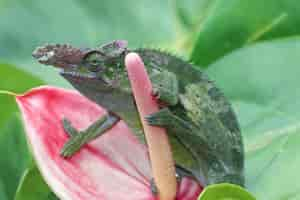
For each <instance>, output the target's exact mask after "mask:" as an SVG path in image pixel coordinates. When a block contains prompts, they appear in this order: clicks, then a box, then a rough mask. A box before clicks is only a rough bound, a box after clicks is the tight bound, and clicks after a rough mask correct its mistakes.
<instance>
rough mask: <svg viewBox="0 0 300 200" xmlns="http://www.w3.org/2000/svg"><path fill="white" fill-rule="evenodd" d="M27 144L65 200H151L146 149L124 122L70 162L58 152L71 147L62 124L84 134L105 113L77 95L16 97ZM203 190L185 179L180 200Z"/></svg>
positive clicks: (48, 91)
mask: <svg viewBox="0 0 300 200" xmlns="http://www.w3.org/2000/svg"><path fill="white" fill-rule="evenodd" d="M16 98H17V102H18V105H19V106H20V108H21V111H22V114H23V118H24V122H25V127H26V130H27V137H28V141H29V143H30V144H31V147H32V152H33V155H34V157H35V159H36V162H37V165H38V167H39V169H40V171H41V173H42V175H43V176H44V178H45V180H46V182H47V183H48V184H49V186H50V187H51V188H52V190H53V191H54V192H55V193H56V195H57V196H58V197H59V198H61V199H64V200H87V199H88V200H117V199H120V200H153V199H155V198H154V197H153V195H152V193H151V191H150V179H151V177H152V176H151V169H150V163H149V159H148V153H147V149H146V147H145V146H144V145H142V144H140V143H139V141H138V140H137V139H136V138H135V137H134V136H133V134H132V133H131V131H130V129H129V128H128V127H127V126H126V124H125V123H124V122H123V121H121V122H119V123H118V124H117V125H116V126H115V127H114V128H112V129H111V130H110V131H108V132H107V133H106V134H104V135H103V136H101V137H99V138H97V139H95V140H94V141H92V142H90V143H89V144H88V145H86V146H85V147H84V148H82V150H81V151H80V152H79V153H77V154H76V155H74V156H73V157H72V158H70V159H63V158H62V157H60V155H59V151H60V149H61V148H62V146H63V144H64V143H65V142H66V141H67V135H66V133H65V132H64V130H63V127H62V124H61V119H62V118H64V117H65V118H68V119H69V120H70V121H71V122H72V124H73V125H74V126H75V127H76V128H78V129H84V128H86V127H87V126H88V125H90V124H91V123H92V122H93V121H95V120H97V119H98V118H99V117H100V116H101V115H103V114H104V113H105V110H104V109H103V108H101V107H99V106H98V105H96V104H94V103H93V102H91V101H89V100H88V99H86V98H85V97H83V96H81V95H80V94H78V93H77V92H73V91H70V90H65V89H59V88H54V87H40V88H35V89H32V90H31V91H29V92H28V93H26V94H24V95H21V96H17V97H16ZM201 190H202V188H201V187H200V186H199V185H198V184H197V183H196V182H195V181H193V180H191V179H187V178H184V179H183V180H182V182H181V184H180V186H179V189H178V195H177V199H178V200H196V199H197V197H198V196H199V193H200V192H201Z"/></svg>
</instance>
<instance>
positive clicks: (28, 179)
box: [14, 165, 58, 200]
mask: <svg viewBox="0 0 300 200" xmlns="http://www.w3.org/2000/svg"><path fill="white" fill-rule="evenodd" d="M14 200H58V198H57V197H56V196H55V195H54V193H53V192H52V191H51V189H50V188H49V187H48V185H47V184H46V183H45V181H44V179H43V177H42V176H41V174H40V172H39V170H38V168H37V167H36V166H35V165H33V166H32V167H30V168H28V169H27V170H26V171H25V172H24V175H23V178H22V180H21V182H20V185H19V188H18V191H17V193H16V196H15V199H14Z"/></svg>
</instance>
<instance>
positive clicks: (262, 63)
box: [207, 38, 300, 200]
mask: <svg viewBox="0 0 300 200" xmlns="http://www.w3.org/2000/svg"><path fill="white" fill-rule="evenodd" d="M299 52H300V38H289V39H281V40H274V41H272V42H264V43H259V44H256V45H254V46H251V47H248V48H244V49H241V50H238V51H235V52H234V53H232V54H229V55H228V56H225V57H224V58H223V59H221V60H219V61H218V62H216V63H214V64H213V65H211V66H210V67H209V68H208V70H207V72H208V74H209V75H210V77H211V78H213V79H215V80H216V82H217V85H218V86H219V87H220V88H222V89H223V91H224V93H225V94H226V96H228V97H229V98H230V99H231V101H232V102H233V103H234V107H235V110H236V112H237V116H238V119H239V121H240V124H241V128H242V133H243V135H244V141H245V148H246V185H247V188H248V189H249V190H250V191H251V192H252V193H253V194H254V195H255V196H256V197H257V199H272V200H282V199H293V198H296V199H297V197H298V198H299V196H300V186H299V180H300V173H299V166H300V157H299V154H300V148H299V146H300V101H299V99H300V87H299V74H300V67H299V66H300V59H299Z"/></svg>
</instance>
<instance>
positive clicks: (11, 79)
mask: <svg viewBox="0 0 300 200" xmlns="http://www.w3.org/2000/svg"><path fill="white" fill-rule="evenodd" d="M41 84H42V81H40V80H39V79H37V78H35V77H33V76H31V75H29V74H27V73H25V72H23V71H21V70H19V69H17V68H16V67H15V66H13V65H9V64H4V63H0V90H8V91H12V92H15V93H22V92H24V91H26V90H28V89H29V88H31V87H33V86H37V85H41ZM0 103H1V105H5V106H1V115H0V127H2V126H3V124H4V123H5V121H6V120H7V118H9V117H10V116H11V113H12V112H15V111H17V110H18V109H17V106H16V103H15V100H14V97H11V96H7V95H3V94H0Z"/></svg>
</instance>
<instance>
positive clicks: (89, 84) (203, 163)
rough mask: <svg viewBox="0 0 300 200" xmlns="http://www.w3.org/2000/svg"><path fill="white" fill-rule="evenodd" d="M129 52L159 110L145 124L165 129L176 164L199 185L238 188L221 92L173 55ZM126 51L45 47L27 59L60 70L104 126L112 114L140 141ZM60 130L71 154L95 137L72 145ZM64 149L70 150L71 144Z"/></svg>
mask: <svg viewBox="0 0 300 200" xmlns="http://www.w3.org/2000/svg"><path fill="white" fill-rule="evenodd" d="M132 51H133V52H136V53H138V54H139V55H140V56H141V57H142V59H143V61H144V63H145V66H146V68H147V71H148V74H149V76H150V78H151V80H152V84H153V87H154V95H155V96H156V97H157V99H158V101H159V102H161V104H162V105H164V106H163V108H162V109H161V110H160V111H159V112H157V113H153V114H152V115H150V116H148V117H147V118H146V119H147V120H148V123H149V124H151V125H154V126H162V127H165V128H166V129H167V132H168V134H169V136H171V137H170V139H171V146H172V149H173V153H174V157H175V160H176V162H177V163H179V164H180V165H181V166H183V167H186V168H189V169H192V170H191V171H192V172H193V174H194V175H195V176H197V177H198V178H199V179H198V180H200V182H201V184H202V185H209V184H214V183H222V182H227V183H233V184H238V185H241V186H244V149H243V143H242V136H241V132H240V129H239V125H238V122H237V119H236V117H235V114H234V112H233V110H232V108H231V105H230V103H229V102H228V101H227V99H226V98H225V97H224V95H223V94H222V92H221V91H220V90H219V89H218V88H217V87H216V86H215V84H214V83H213V82H212V81H210V80H209V79H208V77H207V76H206V75H205V74H203V73H202V72H201V71H199V70H198V69H196V68H195V66H193V65H192V64H189V63H187V62H185V61H183V60H181V59H179V58H177V57H175V56H172V55H170V54H168V53H165V52H161V51H159V50H153V49H136V50H132ZM128 52H131V50H128V49H127V43H126V42H125V41H113V42H111V43H108V44H106V45H103V46H100V47H98V48H94V49H79V48H75V47H72V46H70V45H46V46H43V47H39V48H37V49H36V50H35V52H34V53H33V56H34V57H35V58H37V59H38V61H39V62H40V63H43V64H46V65H52V66H55V67H58V68H61V69H62V71H61V75H62V76H63V77H64V78H65V79H67V80H68V81H69V82H70V83H71V84H72V85H73V86H74V87H75V88H76V89H77V90H78V91H80V92H81V93H82V94H83V95H85V96H86V97H88V98H89V99H91V100H92V101H94V102H96V103H97V104H99V105H101V106H103V107H105V108H106V109H108V110H109V111H110V113H113V114H111V115H108V117H107V116H106V117H107V119H110V122H114V123H115V122H117V119H118V117H116V115H117V116H119V117H120V118H121V119H123V120H125V121H126V123H127V124H128V125H129V126H130V127H131V128H132V129H133V130H134V132H135V134H136V135H137V136H138V137H139V138H140V139H141V140H143V132H142V130H143V129H142V127H141V123H140V119H139V115H138V112H137V108H136V106H135V102H134V99H133V97H132V91H131V88H130V84H129V80H128V77H127V73H126V71H125V67H124V58H125V55H126V54H127V53H128ZM100 121H101V120H100ZM104 121H105V120H104ZM98 123H99V122H98ZM114 123H111V126H113V124H114ZM91 126H93V125H91ZM99 126H101V124H100V125H99ZM64 127H65V129H66V130H67V131H68V130H69V131H68V132H71V133H69V135H70V137H71V139H70V142H69V143H72V142H73V143H78V144H77V146H76V147H75V149H76V151H77V150H79V149H80V148H81V146H83V145H84V144H85V143H87V142H89V141H90V140H92V139H94V138H95V133H94V132H91V131H90V130H91V129H89V128H88V129H87V130H86V131H87V132H88V133H90V134H91V135H92V137H88V138H87V139H85V140H84V141H83V139H78V140H77V141H75V139H74V140H72V138H73V137H74V138H75V137H78V138H79V136H77V135H78V134H72V133H73V132H75V130H73V128H72V127H71V125H70V123H69V122H67V121H66V120H65V121H64ZM107 128H109V127H106V129H105V130H107ZM100 129H101V130H103V131H102V132H101V130H100ZM100 129H99V127H98V129H97V131H98V132H99V131H100V132H101V134H102V133H104V132H105V130H104V129H102V128H100ZM73 135H75V136H73ZM98 135H100V134H98ZM74 141H75V142H74ZM79 143H80V144H79ZM68 145H69V146H71V147H72V149H74V145H70V144H66V146H68ZM75 145H76V144H75ZM78 145H79V146H78ZM62 151H63V152H67V153H66V155H64V154H62V155H63V156H71V155H73V153H75V151H73V150H72V151H69V152H68V150H66V149H63V150H62Z"/></svg>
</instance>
